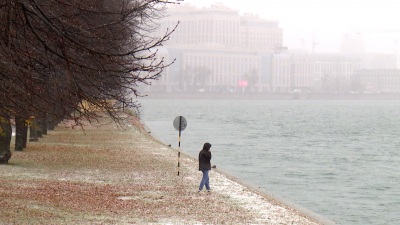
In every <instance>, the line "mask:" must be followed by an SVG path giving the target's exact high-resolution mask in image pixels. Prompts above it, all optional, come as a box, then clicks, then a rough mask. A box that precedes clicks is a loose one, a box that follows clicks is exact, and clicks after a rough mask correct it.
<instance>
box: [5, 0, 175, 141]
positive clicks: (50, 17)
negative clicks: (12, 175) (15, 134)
mask: <svg viewBox="0 0 400 225" xmlns="http://www.w3.org/2000/svg"><path fill="white" fill-rule="evenodd" d="M165 4H167V2H166V1H160V0H138V1H130V0H114V1H109V0H88V1H80V0H2V1H0V29H1V30H0V31H1V32H0V92H1V93H2V95H1V96H0V110H2V112H4V114H7V115H10V116H12V117H15V118H19V119H21V120H23V119H27V118H29V117H30V116H35V117H36V118H38V119H40V120H46V119H48V118H52V119H56V118H58V119H59V118H70V119H73V120H75V122H76V124H80V122H79V121H80V119H81V118H82V117H85V118H88V119H96V118H98V114H97V113H96V112H95V111H94V110H93V109H100V110H102V111H105V112H107V113H108V114H109V115H110V116H111V117H112V118H114V119H115V120H116V121H117V120H118V117H117V110H118V109H119V108H121V107H134V108H135V107H138V103H137V102H136V101H132V98H131V96H132V95H134V96H142V95H141V94H140V93H139V92H138V91H137V90H136V87H137V85H138V84H140V83H144V84H151V81H152V80H155V79H158V78H159V76H160V74H161V72H162V71H163V69H164V68H165V67H166V66H168V65H169V64H170V63H169V62H167V63H166V62H164V60H163V59H161V60H157V59H156V57H157V52H152V51H150V49H152V48H154V47H158V46H161V45H162V43H163V42H165V41H167V40H168V38H169V36H170V34H171V33H172V32H173V30H171V31H167V33H165V35H164V36H163V37H159V38H153V37H152V36H151V33H152V31H153V30H154V29H156V28H157V24H156V23H155V22H154V21H155V20H156V19H159V18H161V17H162V13H163V10H164V7H165ZM111 99H112V100H113V101H115V102H117V104H110V100H111ZM83 103H84V104H83ZM4 118H6V117H4ZM19 124H21V123H19ZM0 145H1V144H0Z"/></svg>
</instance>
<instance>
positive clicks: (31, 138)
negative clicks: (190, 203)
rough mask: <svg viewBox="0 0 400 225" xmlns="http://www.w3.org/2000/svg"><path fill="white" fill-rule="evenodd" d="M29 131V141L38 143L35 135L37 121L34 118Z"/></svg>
mask: <svg viewBox="0 0 400 225" xmlns="http://www.w3.org/2000/svg"><path fill="white" fill-rule="evenodd" d="M29 131H30V135H29V141H39V138H38V134H37V131H38V125H37V119H36V118H33V119H32V123H31V126H30V130H29Z"/></svg>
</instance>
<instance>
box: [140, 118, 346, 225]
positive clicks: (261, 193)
mask: <svg viewBox="0 0 400 225" xmlns="http://www.w3.org/2000/svg"><path fill="white" fill-rule="evenodd" d="M139 122H140V124H141V126H142V127H143V131H144V132H146V133H147V134H148V135H149V136H151V138H153V139H154V140H155V141H158V142H160V143H162V144H163V145H165V146H167V144H166V143H163V142H162V141H161V140H160V138H159V137H157V136H156V135H155V134H153V133H152V132H151V130H150V129H149V128H148V127H147V126H146V124H145V123H144V121H142V120H140V121H139ZM172 149H173V148H172ZM173 150H175V151H176V152H178V150H177V149H173ZM181 155H184V156H185V157H187V158H190V159H191V160H193V162H195V163H196V160H197V159H195V158H193V157H191V156H189V155H187V154H185V153H182V152H181ZM212 171H213V172H214V173H217V174H218V175H219V176H223V177H225V178H226V179H228V180H230V181H231V182H232V184H231V185H233V186H237V185H239V186H243V187H244V188H245V189H248V191H249V192H251V193H252V194H254V195H256V196H257V197H261V198H265V199H268V200H270V201H273V202H276V203H277V204H278V205H279V204H282V205H284V206H286V207H288V208H289V209H292V210H295V211H297V212H299V213H300V214H302V215H305V216H306V217H309V218H311V219H312V220H315V221H316V222H318V223H321V224H324V225H337V224H338V223H336V222H335V221H333V220H330V219H328V218H326V217H324V216H322V215H319V214H318V213H315V212H313V211H311V210H309V209H307V208H305V207H303V206H301V205H298V204H296V203H294V202H292V201H290V200H289V199H286V198H284V197H281V196H279V195H276V194H274V193H272V192H270V191H268V190H266V189H264V188H260V187H257V185H255V184H253V183H251V182H248V181H246V180H244V179H242V178H239V177H237V176H235V175H232V174H230V173H229V172H227V171H224V170H221V169H219V168H216V169H212ZM219 179H221V178H219ZM211 182H213V181H211ZM212 188H213V185H212V184H211V189H212ZM257 197H256V198H257Z"/></svg>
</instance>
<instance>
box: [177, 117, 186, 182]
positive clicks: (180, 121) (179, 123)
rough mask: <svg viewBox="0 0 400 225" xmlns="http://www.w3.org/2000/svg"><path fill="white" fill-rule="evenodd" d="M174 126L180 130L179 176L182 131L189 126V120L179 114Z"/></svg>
mask: <svg viewBox="0 0 400 225" xmlns="http://www.w3.org/2000/svg"><path fill="white" fill-rule="evenodd" d="M174 127H175V129H176V130H178V131H179V144H178V176H179V167H180V162H179V159H180V157H181V131H183V130H184V129H185V128H186V127H187V121H186V119H185V117H183V116H177V117H176V118H175V119H174Z"/></svg>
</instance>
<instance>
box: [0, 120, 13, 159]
mask: <svg viewBox="0 0 400 225" xmlns="http://www.w3.org/2000/svg"><path fill="white" fill-rule="evenodd" d="M11 136H12V128H11V123H10V117H9V116H7V115H0V164H8V160H9V159H10V158H11V151H10V143H11Z"/></svg>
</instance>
